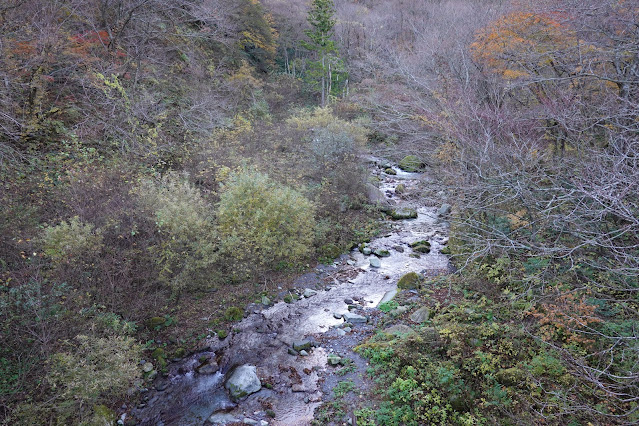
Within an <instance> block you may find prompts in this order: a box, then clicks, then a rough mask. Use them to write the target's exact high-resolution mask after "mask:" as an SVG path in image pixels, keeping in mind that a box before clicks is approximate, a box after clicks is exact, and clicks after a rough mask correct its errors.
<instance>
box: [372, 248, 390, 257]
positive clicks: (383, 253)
mask: <svg viewBox="0 0 639 426" xmlns="http://www.w3.org/2000/svg"><path fill="white" fill-rule="evenodd" d="M373 254H374V255H375V256H377V257H389V256H390V252H389V251H388V250H384V249H377V250H375V251H373Z"/></svg>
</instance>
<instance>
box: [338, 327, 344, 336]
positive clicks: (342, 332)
mask: <svg viewBox="0 0 639 426" xmlns="http://www.w3.org/2000/svg"><path fill="white" fill-rule="evenodd" d="M337 335H338V336H346V331H344V330H343V329H341V328H338V329H337Z"/></svg>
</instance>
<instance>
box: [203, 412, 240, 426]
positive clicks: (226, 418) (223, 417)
mask: <svg viewBox="0 0 639 426" xmlns="http://www.w3.org/2000/svg"><path fill="white" fill-rule="evenodd" d="M239 421H240V419H237V418H235V417H233V416H232V415H231V414H227V413H216V414H213V415H212V416H211V417H209V423H212V424H214V425H228V424H231V423H238V422H239Z"/></svg>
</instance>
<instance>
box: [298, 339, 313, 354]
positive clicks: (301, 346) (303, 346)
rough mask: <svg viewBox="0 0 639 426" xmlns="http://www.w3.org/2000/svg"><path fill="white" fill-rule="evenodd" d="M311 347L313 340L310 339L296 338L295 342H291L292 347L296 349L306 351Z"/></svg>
mask: <svg viewBox="0 0 639 426" xmlns="http://www.w3.org/2000/svg"><path fill="white" fill-rule="evenodd" d="M311 347H313V342H311V341H310V340H298V341H297V342H293V349H295V350H296V351H298V352H299V351H308V350H309V349H311Z"/></svg>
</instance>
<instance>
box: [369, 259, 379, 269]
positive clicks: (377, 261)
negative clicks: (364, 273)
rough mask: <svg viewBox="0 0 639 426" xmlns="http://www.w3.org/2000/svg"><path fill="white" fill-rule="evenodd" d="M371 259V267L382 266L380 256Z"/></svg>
mask: <svg viewBox="0 0 639 426" xmlns="http://www.w3.org/2000/svg"><path fill="white" fill-rule="evenodd" d="M369 261H370V264H371V267H373V268H381V267H382V262H380V261H379V258H377V257H371V258H370V260H369Z"/></svg>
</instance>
